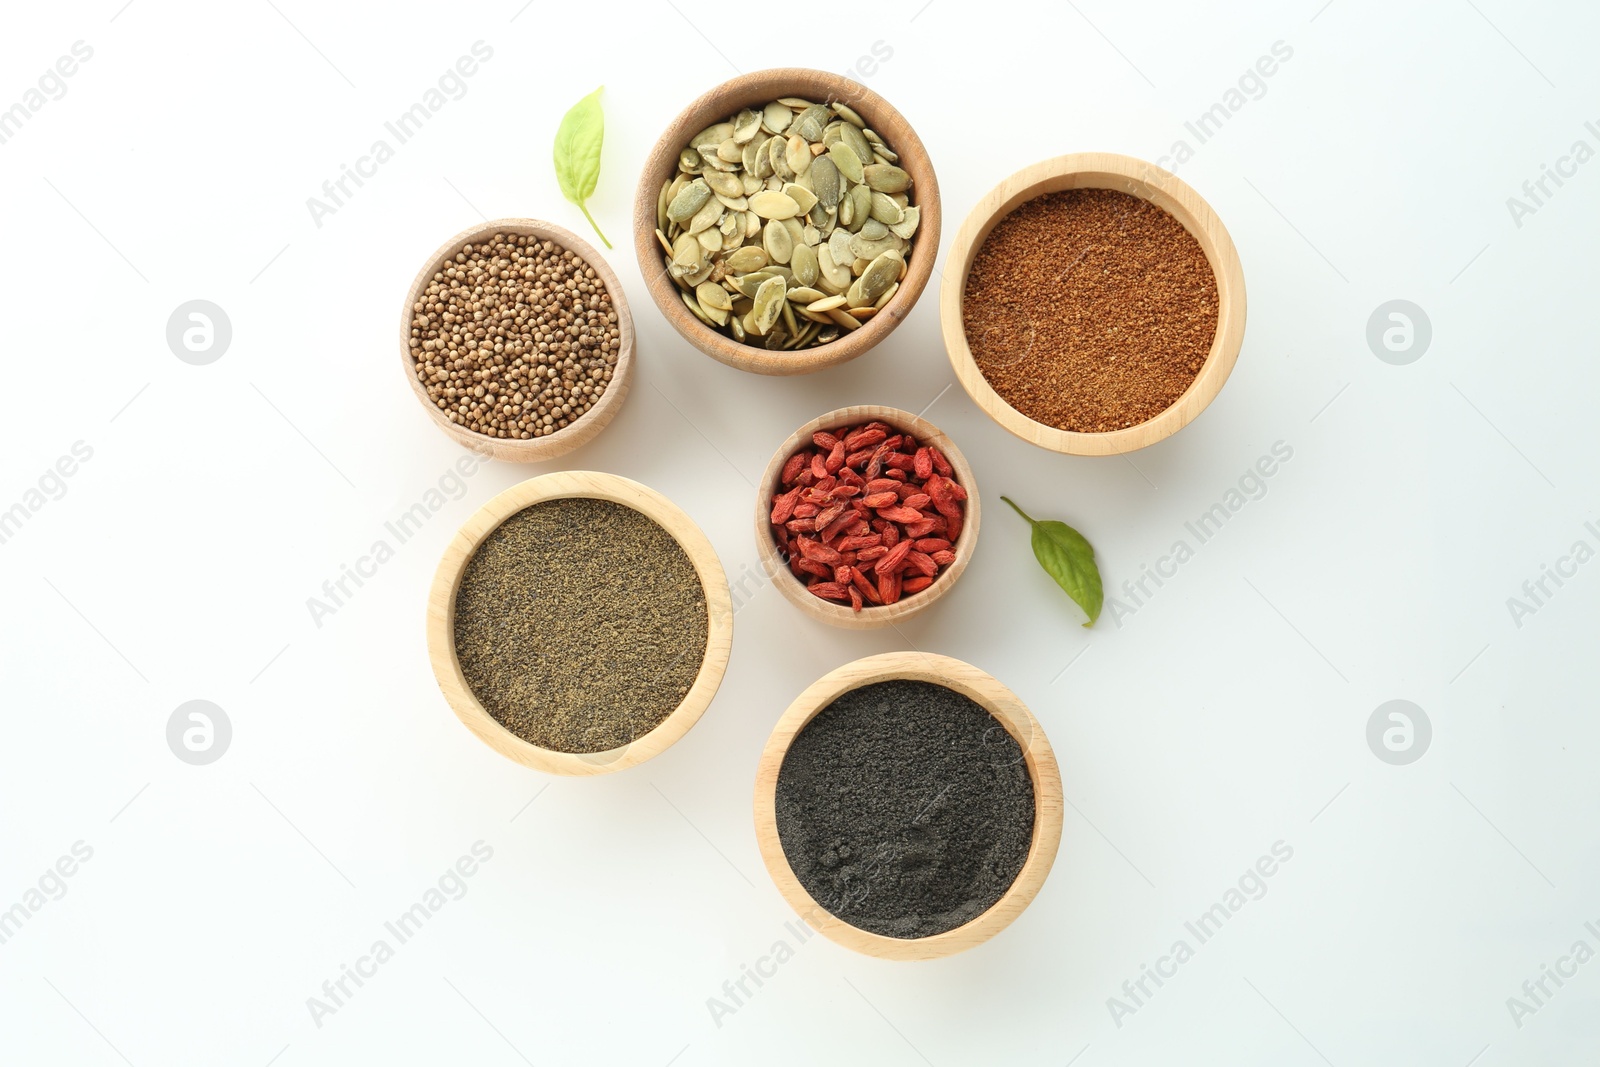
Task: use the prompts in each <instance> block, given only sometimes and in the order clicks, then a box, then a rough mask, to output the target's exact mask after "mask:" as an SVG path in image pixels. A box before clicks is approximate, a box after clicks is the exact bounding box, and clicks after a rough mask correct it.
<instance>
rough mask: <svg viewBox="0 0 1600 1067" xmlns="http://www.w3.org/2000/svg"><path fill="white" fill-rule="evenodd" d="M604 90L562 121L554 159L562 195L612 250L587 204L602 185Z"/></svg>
mask: <svg viewBox="0 0 1600 1067" xmlns="http://www.w3.org/2000/svg"><path fill="white" fill-rule="evenodd" d="M604 89H605V86H603V85H602V86H601V87H600V88H599V89H596V90H595V91H594V92H592V93H590V94H589V95H588V96H586V97H584V98H583V99H582V100H579V101H578V102H577V103H576V104H573V105H572V110H570V111H568V112H567V113H566V115H565V116H563V117H562V119H561V126H560V127H559V128H558V129H557V130H556V145H555V152H554V153H553V155H554V159H555V164H556V181H557V182H559V183H560V184H561V195H562V196H564V197H566V198H567V199H568V200H570V201H572V202H573V203H574V204H577V205H578V210H579V211H582V212H583V217H584V218H586V219H588V220H589V225H590V226H593V227H594V232H595V233H596V234H598V235H599V237H600V240H602V241H605V246H606V247H607V248H610V247H611V242H610V241H606V235H605V234H603V233H600V227H599V226H598V225H597V224H596V223H595V221H594V216H592V215H590V214H589V208H588V206H587V204H586V203H585V202H586V201H587V200H588V199H589V197H591V196H593V195H594V187H595V185H596V184H597V183H598V182H599V181H600V146H601V144H602V143H604V141H605V136H606V116H605V113H604V112H603V111H601V110H600V93H601V91H602V90H604Z"/></svg>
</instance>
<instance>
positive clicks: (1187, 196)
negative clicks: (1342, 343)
mask: <svg viewBox="0 0 1600 1067" xmlns="http://www.w3.org/2000/svg"><path fill="white" fill-rule="evenodd" d="M1063 189H1115V190H1117V191H1119V192H1124V193H1131V194H1133V195H1134V196H1138V197H1142V198H1143V199H1145V200H1148V201H1150V202H1151V203H1153V204H1155V205H1156V206H1157V207H1159V208H1161V209H1162V210H1164V211H1166V212H1167V213H1168V214H1169V215H1171V216H1172V217H1173V218H1175V219H1177V220H1178V221H1179V222H1180V223H1182V224H1183V228H1184V229H1186V230H1188V231H1189V232H1190V233H1191V234H1193V235H1194V238H1195V240H1197V241H1199V242H1200V247H1201V249H1202V250H1204V252H1205V254H1206V259H1207V260H1209V261H1210V263H1211V270H1212V272H1213V273H1214V274H1215V275H1216V278H1217V332H1216V335H1215V336H1214V337H1213V338H1212V341H1211V350H1210V352H1209V353H1208V354H1207V356H1206V361H1205V363H1204V364H1203V365H1202V366H1201V368H1200V373H1199V374H1198V375H1196V376H1195V379H1194V381H1193V382H1191V383H1190V384H1189V388H1188V389H1186V390H1185V391H1184V393H1183V395H1182V396H1180V397H1178V399H1177V400H1176V401H1174V402H1173V404H1172V406H1171V407H1169V408H1167V409H1166V410H1165V411H1163V412H1162V413H1161V414H1159V415H1157V416H1156V417H1155V418H1153V419H1150V420H1148V421H1146V422H1142V423H1140V424H1138V425H1137V426H1129V427H1126V428H1124V429H1121V430H1113V431H1110V432H1108V433H1077V432H1074V431H1071V430H1061V429H1057V428H1056V427H1054V426H1047V425H1045V424H1044V423H1041V422H1035V421H1034V420H1033V419H1030V418H1029V417H1028V416H1026V415H1024V414H1022V413H1021V412H1020V411H1018V410H1017V409H1016V408H1014V407H1012V406H1011V405H1010V404H1008V403H1006V402H1005V401H1004V400H1002V399H1001V398H1000V394H999V393H997V392H995V391H994V388H993V387H992V386H991V385H990V384H989V382H988V380H987V379H985V378H984V376H983V372H982V371H980V370H979V369H978V364H977V361H976V360H974V359H973V357H972V350H971V349H970V348H969V347H968V346H967V331H966V326H965V323H964V321H963V318H962V308H961V304H962V298H963V295H964V293H965V292H966V288H967V273H968V271H970V270H971V269H972V261H973V259H974V258H975V257H976V256H977V254H978V249H979V248H981V247H982V245H983V242H984V240H985V239H986V238H987V237H988V236H989V232H990V231H991V230H993V229H994V228H995V226H996V224H998V223H999V222H1000V220H1001V219H1003V218H1005V217H1006V216H1007V215H1009V214H1010V213H1011V212H1012V211H1013V210H1014V209H1015V208H1016V207H1017V206H1018V205H1020V204H1022V203H1024V202H1026V201H1029V200H1032V199H1034V198H1036V197H1040V196H1043V195H1045V194H1046V193H1055V192H1060V191H1061V190H1063ZM939 319H940V324H941V326H942V328H943V330H944V344H945V350H946V351H947V352H948V353H949V355H950V365H951V366H952V367H954V368H955V372H956V377H957V378H958V379H959V380H960V382H961V386H962V388H964V389H965V390H966V391H967V393H968V395H970V396H971V397H972V399H973V400H974V401H976V402H977V405H978V406H979V407H980V408H982V409H983V410H984V411H985V412H987V413H988V415H989V417H990V418H992V419H994V420H995V421H996V422H998V423H999V424H1000V425H1001V426H1004V427H1005V428H1006V429H1007V430H1010V431H1011V432H1012V433H1014V434H1016V435H1017V436H1018V437H1020V438H1022V439H1023V440H1024V441H1028V442H1031V443H1032V444H1036V445H1039V446H1040V447H1042V448H1048V449H1052V450H1054V451H1056V452H1067V453H1070V454H1072V455H1077V456H1110V455H1117V454H1119V453H1122V452H1132V451H1134V450H1135V449H1139V448H1144V447H1145V446H1146V445H1153V444H1155V443H1156V442H1157V441H1160V440H1163V439H1164V438H1166V437H1169V436H1171V435H1172V434H1174V433H1177V432H1178V431H1179V430H1180V429H1182V428H1183V427H1184V426H1186V425H1188V424H1189V422H1190V420H1192V419H1193V418H1194V417H1195V416H1196V415H1198V414H1200V412H1202V411H1204V410H1205V407H1206V405H1207V404H1209V403H1211V401H1212V399H1213V398H1214V397H1215V396H1216V395H1217V393H1218V392H1219V391H1220V390H1221V389H1222V383H1223V382H1226V381H1227V380H1228V375H1229V373H1230V372H1232V370H1233V364H1234V361H1235V360H1236V359H1238V356H1239V346H1240V345H1241V344H1242V343H1243V342H1244V320H1245V295H1244V269H1243V268H1242V267H1241V266H1240V264H1239V253H1238V252H1237V251H1235V250H1234V247H1233V238H1231V237H1229V236H1228V230H1227V228H1226V227H1225V226H1223V225H1222V220H1221V219H1219V218H1217V214H1216V212H1214V211H1212V210H1211V205H1209V204H1207V203H1206V202H1205V201H1204V200H1203V199H1201V197H1200V194H1199V193H1197V192H1195V191H1194V190H1193V189H1191V188H1190V187H1189V186H1188V185H1187V184H1185V183H1184V182H1183V181H1182V180H1181V179H1179V178H1178V177H1177V175H1175V174H1173V173H1172V172H1170V171H1166V170H1162V169H1161V168H1160V167H1158V166H1156V165H1155V164H1154V163H1146V162H1145V161H1144V160H1142V159H1134V158H1132V157H1131V156H1119V155H1115V154H1113V153H1110V152H1079V153H1077V154H1074V155H1068V156H1057V157H1056V158H1054V159H1047V160H1045V161H1044V162H1042V163H1035V164H1034V165H1033V166H1031V167H1026V168H1024V169H1022V170H1020V171H1018V172H1017V173H1015V174H1013V175H1012V176H1011V177H1009V178H1007V179H1006V180H1005V181H1003V182H1001V183H1000V184H999V185H997V186H995V187H994V188H993V189H991V190H990V191H989V193H988V194H987V195H986V196H984V198H983V199H982V200H980V201H978V205H977V206H976V207H974V208H973V209H972V213H971V214H970V215H968V216H967V221H966V222H964V223H963V224H962V226H961V230H960V232H959V233H957V234H956V239H955V244H954V245H952V246H951V248H950V254H949V256H947V257H946V259H945V272H944V285H943V288H942V289H941V291H940V294H939Z"/></svg>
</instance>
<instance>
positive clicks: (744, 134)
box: [733, 108, 762, 144]
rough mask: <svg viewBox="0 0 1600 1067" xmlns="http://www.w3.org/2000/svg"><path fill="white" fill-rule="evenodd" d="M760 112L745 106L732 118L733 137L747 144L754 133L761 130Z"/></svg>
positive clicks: (740, 142)
mask: <svg viewBox="0 0 1600 1067" xmlns="http://www.w3.org/2000/svg"><path fill="white" fill-rule="evenodd" d="M761 119H762V113H761V112H759V111H752V110H750V109H749V108H745V109H744V110H743V111H741V112H739V115H738V117H737V118H735V119H734V120H733V139H734V140H735V141H737V142H738V143H739V144H747V143H748V142H749V141H750V140H751V139H752V138H753V137H755V135H756V134H758V133H760V132H761Z"/></svg>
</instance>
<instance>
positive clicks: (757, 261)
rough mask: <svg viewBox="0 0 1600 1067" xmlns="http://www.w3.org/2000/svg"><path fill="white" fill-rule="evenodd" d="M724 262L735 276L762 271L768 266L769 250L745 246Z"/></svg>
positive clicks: (755, 246)
mask: <svg viewBox="0 0 1600 1067" xmlns="http://www.w3.org/2000/svg"><path fill="white" fill-rule="evenodd" d="M724 262H726V263H727V265H728V269H729V270H731V271H733V272H734V273H735V274H748V273H749V272H750V271H753V270H760V269H761V268H762V267H765V266H766V265H767V250H766V249H764V248H761V247H759V246H757V245H745V246H744V247H743V248H741V249H739V250H737V251H736V252H734V253H733V254H732V255H730V256H729V257H728V258H727V259H726V260H725V261H724Z"/></svg>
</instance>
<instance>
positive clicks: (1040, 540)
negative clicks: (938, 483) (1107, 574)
mask: <svg viewBox="0 0 1600 1067" xmlns="http://www.w3.org/2000/svg"><path fill="white" fill-rule="evenodd" d="M1000 499H1001V500H1004V501H1005V502H1006V503H1007V504H1011V509H1012V510H1013V511H1015V512H1016V513H1017V514H1018V515H1021V516H1022V517H1023V518H1024V519H1027V520H1028V525H1030V526H1032V527H1033V555H1034V558H1035V559H1037V560H1038V561H1039V566H1041V567H1043V568H1044V569H1045V573H1046V574H1048V575H1050V577H1052V578H1054V579H1055V580H1056V584H1057V585H1059V586H1060V587H1061V588H1062V589H1064V590H1066V593H1067V595H1068V596H1070V597H1071V598H1072V599H1073V600H1074V601H1076V602H1077V604H1078V606H1079V607H1080V608H1082V609H1083V612H1084V614H1085V615H1087V616H1089V621H1088V622H1086V623H1084V624H1083V625H1084V626H1086V627H1087V626H1093V625H1094V621H1095V620H1096V619H1098V618H1099V617H1100V608H1101V605H1102V604H1103V603H1104V602H1105V590H1104V589H1102V588H1101V585H1100V568H1099V567H1097V566H1096V565H1095V562H1094V546H1093V545H1091V544H1089V542H1088V540H1087V539H1086V538H1085V537H1084V536H1083V535H1082V534H1081V533H1079V532H1078V531H1077V530H1074V529H1073V528H1072V527H1070V526H1068V525H1067V524H1066V523H1064V522H1056V521H1055V520H1053V519H1045V520H1042V521H1041V520H1038V519H1035V518H1033V517H1032V516H1031V515H1029V514H1028V513H1027V512H1025V511H1023V510H1022V509H1021V508H1019V507H1017V505H1016V504H1014V503H1012V501H1011V499H1010V498H1009V497H1001V498H1000Z"/></svg>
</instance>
